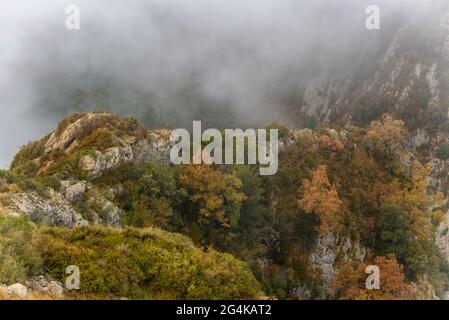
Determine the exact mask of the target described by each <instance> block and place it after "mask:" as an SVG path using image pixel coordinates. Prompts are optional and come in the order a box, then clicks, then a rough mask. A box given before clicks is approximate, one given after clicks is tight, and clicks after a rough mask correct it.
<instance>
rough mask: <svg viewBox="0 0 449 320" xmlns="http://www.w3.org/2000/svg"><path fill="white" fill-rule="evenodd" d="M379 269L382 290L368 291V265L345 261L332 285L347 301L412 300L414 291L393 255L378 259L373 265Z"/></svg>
mask: <svg viewBox="0 0 449 320" xmlns="http://www.w3.org/2000/svg"><path fill="white" fill-rule="evenodd" d="M372 264H373V265H375V266H377V267H379V271H380V288H379V289H367V288H366V284H365V281H366V279H367V278H368V276H369V274H366V273H365V270H366V267H367V265H366V264H365V263H361V262H358V261H353V260H348V261H345V263H344V264H343V266H342V268H341V269H340V271H339V273H338V274H337V276H336V277H335V279H334V282H333V284H332V286H333V288H334V289H336V290H337V291H338V292H339V293H340V296H341V298H342V299H345V300H411V299H412V298H413V290H412V286H411V285H410V284H407V283H406V282H405V278H404V273H403V266H402V265H400V264H399V263H398V261H397V260H396V258H395V256H394V255H393V254H390V255H388V256H387V257H382V256H381V257H376V258H375V259H374V261H373V263H372Z"/></svg>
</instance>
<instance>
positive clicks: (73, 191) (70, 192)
mask: <svg viewBox="0 0 449 320" xmlns="http://www.w3.org/2000/svg"><path fill="white" fill-rule="evenodd" d="M61 185H62V188H63V189H64V194H65V197H66V198H67V200H68V201H70V202H80V201H82V200H83V199H84V192H85V191H86V184H85V183H84V182H77V183H75V184H73V185H70V183H68V182H66V181H64V182H62V183H61Z"/></svg>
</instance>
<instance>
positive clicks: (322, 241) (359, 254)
mask: <svg viewBox="0 0 449 320" xmlns="http://www.w3.org/2000/svg"><path fill="white" fill-rule="evenodd" d="M366 254H367V251H366V248H364V247H362V246H361V245H360V244H359V243H353V242H351V241H350V240H349V239H338V238H337V237H335V236H334V235H333V234H332V232H330V233H328V234H327V235H325V236H323V237H321V238H319V239H318V240H317V243H316V246H315V250H314V251H313V252H312V253H311V254H310V256H309V263H310V264H311V266H312V268H313V269H315V270H317V271H321V274H322V279H323V285H324V289H325V292H323V296H322V297H321V298H325V297H328V296H330V297H332V296H333V295H334V293H335V290H334V289H333V288H332V287H331V285H332V282H333V280H334V277H335V275H336V273H337V272H338V269H337V268H336V266H335V265H336V263H335V262H336V261H337V258H340V259H353V260H357V261H363V260H364V259H365V256H366Z"/></svg>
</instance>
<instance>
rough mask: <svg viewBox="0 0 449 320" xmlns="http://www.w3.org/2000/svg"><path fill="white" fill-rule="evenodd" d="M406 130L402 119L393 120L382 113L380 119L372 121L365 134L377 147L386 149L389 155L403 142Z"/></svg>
mask: <svg viewBox="0 0 449 320" xmlns="http://www.w3.org/2000/svg"><path fill="white" fill-rule="evenodd" d="M405 134H406V130H405V127H404V122H403V121H402V120H394V119H393V117H392V116H391V115H389V114H387V113H386V114H384V115H383V116H382V120H381V121H372V122H371V125H370V128H369V130H368V133H367V136H368V138H370V139H371V140H372V141H373V142H374V143H375V144H376V145H377V147H379V148H381V149H384V150H386V151H387V152H388V153H389V154H390V155H393V154H395V153H397V152H398V151H399V150H400V147H401V145H402V143H403V142H404V138H405Z"/></svg>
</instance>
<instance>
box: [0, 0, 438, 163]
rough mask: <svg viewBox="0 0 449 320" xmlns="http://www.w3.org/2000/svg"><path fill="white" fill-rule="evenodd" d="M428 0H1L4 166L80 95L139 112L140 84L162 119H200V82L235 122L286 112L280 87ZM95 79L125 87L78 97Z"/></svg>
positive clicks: (342, 56) (86, 103) (347, 56)
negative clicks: (72, 19)
mask: <svg viewBox="0 0 449 320" xmlns="http://www.w3.org/2000/svg"><path fill="white" fill-rule="evenodd" d="M430 1H431V0H415V1H411V0H376V1H365V0H338V1H336V0H307V1H306V0H244V1H242V0H129V1H114V0H79V1H76V0H72V1H61V0H53V1H50V0H3V1H2V4H1V7H0V106H1V111H2V114H1V117H0V166H1V167H5V166H7V165H8V164H9V162H10V161H11V158H12V156H13V155H14V154H15V153H16V152H17V150H18V148H19V147H20V146H21V145H23V144H25V143H27V142H28V141H31V140H33V139H36V138H38V137H41V136H43V135H45V134H47V133H48V132H50V131H51V130H53V129H54V127H55V126H56V124H57V122H58V121H59V120H60V118H61V116H63V115H64V114H66V113H68V112H71V111H75V110H72V107H71V106H72V105H75V107H74V109H76V110H81V111H87V110H94V109H108V110H113V111H115V112H118V113H120V114H124V115H134V116H137V117H139V116H140V115H142V114H144V113H145V110H143V111H142V108H143V109H145V107H146V105H145V104H144V105H141V104H140V105H139V103H140V101H139V103H136V102H135V101H133V99H135V94H138V95H139V99H142V97H145V99H146V98H148V101H151V104H152V105H154V106H155V109H156V110H157V111H156V112H157V113H158V114H159V120H158V121H155V122H154V125H155V126H164V125H167V126H176V125H184V124H186V123H188V122H189V121H190V122H191V121H192V120H195V119H191V118H192V117H193V116H192V113H191V112H190V111H188V108H191V107H192V106H189V105H186V106H183V102H184V101H186V104H192V103H193V104H194V103H195V100H194V99H193V102H192V101H190V100H185V99H184V98H179V96H178V95H177V93H179V92H180V91H182V90H186V88H192V87H193V88H194V90H195V91H196V92H199V93H198V94H199V95H201V96H203V97H206V98H207V99H209V100H207V101H214V102H217V105H218V107H217V106H216V108H220V103H222V104H223V105H225V106H226V107H229V112H231V111H232V112H235V114H236V119H239V120H238V121H236V125H239V124H241V123H251V124H258V123H264V122H266V121H269V119H270V118H275V117H278V115H275V114H274V113H275V111H274V110H276V108H275V106H274V107H273V104H275V102H273V101H274V100H275V99H271V95H275V93H279V92H282V90H288V89H289V88H291V87H293V88H294V87H295V86H297V85H298V82H300V81H307V80H308V77H309V76H310V74H311V73H310V72H314V71H316V69H318V70H320V69H321V68H325V67H326V66H328V65H330V64H339V63H340V62H342V61H345V62H346V63H348V61H352V57H355V58H360V56H365V57H366V56H368V57H370V54H374V53H376V52H377V51H379V50H380V49H379V48H380V47H381V45H382V41H385V39H389V38H390V37H393V36H394V32H395V31H396V30H397V28H398V27H399V26H400V24H401V23H402V22H403V21H405V20H406V19H408V18H410V17H411V16H413V15H414V14H417V13H418V12H422V11H423V10H426V9H427V8H428V6H429V4H430ZM69 4H75V5H77V6H78V7H79V8H80V11H81V16H80V17H81V28H80V30H76V31H73V30H72V31H71V30H68V29H67V28H66V27H65V19H66V14H65V8H66V6H67V5H69ZM369 4H377V5H378V6H379V7H380V10H381V11H380V12H381V30H379V31H374V32H373V31H369V30H367V29H366V27H365V19H366V17H367V14H366V13H365V8H366V6H367V5H369ZM376 50H377V51H376ZM97 86H98V87H99V88H101V89H99V90H103V89H104V88H105V87H106V86H110V87H109V88H110V90H118V91H119V92H120V94H119V96H120V99H113V100H108V103H107V104H105V105H102V104H101V103H100V102H99V101H97V100H98V96H97V95H96V94H95V95H94V96H93V97H92V99H91V100H89V99H88V98H87V99H86V97H84V98H83V100H82V102H81V103H80V104H79V105H76V104H75V103H74V102H73V101H71V100H70V97H74V95H73V92H77V90H81V91H82V90H90V91H92V90H95V88H96V87H97ZM111 88H112V89H111ZM189 90H190V89H189ZM192 90H193V89H192ZM182 97H184V96H182ZM69 100H70V101H69ZM137 105H139V109H138V108H137V107H136V106H137ZM205 105H206V107H205V108H207V103H206V104H205ZM203 110H204V109H203ZM217 110H218V109H217ZM215 112H216V111H215V109H214V110H213V111H212V113H215ZM226 112H228V109H226ZM161 114H162V115H163V116H160V115H161ZM216 117H217V118H222V117H223V116H222V115H221V114H217V116H216ZM286 117H288V115H286ZM170 119H176V120H172V121H171V120H170ZM150 120H151V119H150ZM178 120H179V121H178ZM197 120H201V119H197ZM142 121H143V120H142ZM148 121H149V120H148ZM149 122H151V121H149Z"/></svg>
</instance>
